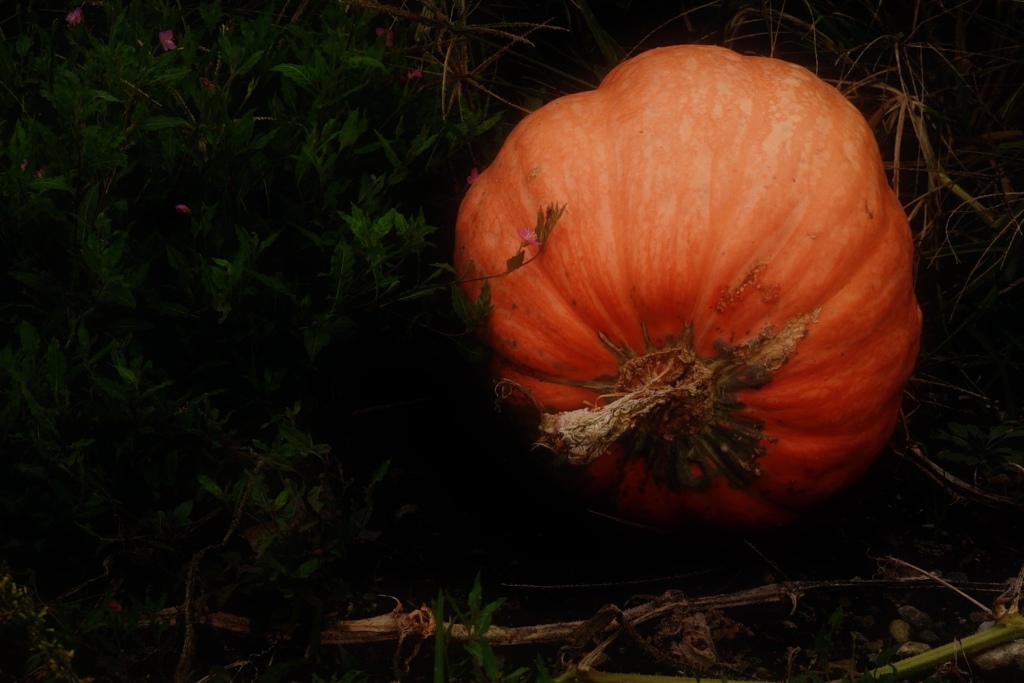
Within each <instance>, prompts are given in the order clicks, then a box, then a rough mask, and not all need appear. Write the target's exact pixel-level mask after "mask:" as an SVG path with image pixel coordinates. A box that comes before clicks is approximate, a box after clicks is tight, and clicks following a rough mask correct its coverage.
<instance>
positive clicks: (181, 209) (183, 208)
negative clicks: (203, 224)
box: [174, 204, 192, 216]
mask: <svg viewBox="0 0 1024 683" xmlns="http://www.w3.org/2000/svg"><path fill="white" fill-rule="evenodd" d="M174 210H175V211H177V212H178V213H180V214H181V215H182V216H190V215H192V209H190V208H188V206H187V205H185V204H175V205H174Z"/></svg>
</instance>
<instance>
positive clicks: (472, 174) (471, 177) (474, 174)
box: [466, 166, 480, 185]
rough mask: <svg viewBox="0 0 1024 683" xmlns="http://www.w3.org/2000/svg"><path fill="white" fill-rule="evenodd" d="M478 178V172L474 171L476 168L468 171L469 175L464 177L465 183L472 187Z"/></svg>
mask: <svg viewBox="0 0 1024 683" xmlns="http://www.w3.org/2000/svg"><path fill="white" fill-rule="evenodd" d="M479 177H480V171H478V170H476V166H474V167H473V168H472V170H470V172H469V175H468V176H466V182H467V183H469V184H470V185H472V184H473V183H475V182H476V179H477V178H479Z"/></svg>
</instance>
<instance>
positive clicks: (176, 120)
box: [138, 116, 188, 130]
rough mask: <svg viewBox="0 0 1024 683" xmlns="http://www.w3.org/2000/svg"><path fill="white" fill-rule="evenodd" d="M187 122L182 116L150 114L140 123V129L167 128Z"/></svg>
mask: <svg viewBox="0 0 1024 683" xmlns="http://www.w3.org/2000/svg"><path fill="white" fill-rule="evenodd" d="M187 123H188V122H187V121H185V119H183V118H181V117H180V116H150V117H149V118H147V119H145V120H143V121H142V123H140V124H138V125H139V129H140V130H163V129H165V128H178V127H179V126H184V125H186V124H187Z"/></svg>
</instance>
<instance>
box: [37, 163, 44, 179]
mask: <svg viewBox="0 0 1024 683" xmlns="http://www.w3.org/2000/svg"><path fill="white" fill-rule="evenodd" d="M45 177H46V164H43V165H42V166H40V167H39V170H38V171H36V178H45Z"/></svg>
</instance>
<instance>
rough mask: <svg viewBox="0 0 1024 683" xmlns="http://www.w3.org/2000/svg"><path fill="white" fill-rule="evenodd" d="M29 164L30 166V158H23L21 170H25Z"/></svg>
mask: <svg viewBox="0 0 1024 683" xmlns="http://www.w3.org/2000/svg"><path fill="white" fill-rule="evenodd" d="M27 166H28V159H22V160H21V170H22V171H24V170H25V167H27Z"/></svg>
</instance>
